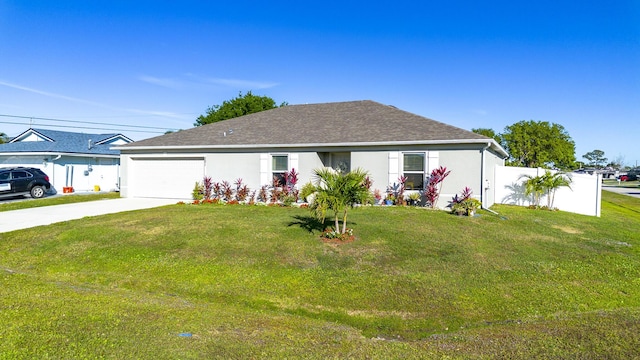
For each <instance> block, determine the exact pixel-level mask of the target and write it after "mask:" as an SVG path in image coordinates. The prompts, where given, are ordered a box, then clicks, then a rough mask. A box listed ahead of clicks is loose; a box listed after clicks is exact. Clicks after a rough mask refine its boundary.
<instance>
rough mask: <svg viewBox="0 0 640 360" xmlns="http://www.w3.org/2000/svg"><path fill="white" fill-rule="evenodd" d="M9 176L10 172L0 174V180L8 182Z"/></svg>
mask: <svg viewBox="0 0 640 360" xmlns="http://www.w3.org/2000/svg"><path fill="white" fill-rule="evenodd" d="M9 174H11V173H10V172H8V171H6V172H1V173H0V180H9Z"/></svg>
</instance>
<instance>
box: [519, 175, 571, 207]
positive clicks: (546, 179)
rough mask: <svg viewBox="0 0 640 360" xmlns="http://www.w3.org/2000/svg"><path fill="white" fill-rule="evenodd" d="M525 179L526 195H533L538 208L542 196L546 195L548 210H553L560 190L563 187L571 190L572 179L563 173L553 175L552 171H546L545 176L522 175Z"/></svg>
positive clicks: (534, 203)
mask: <svg viewBox="0 0 640 360" xmlns="http://www.w3.org/2000/svg"><path fill="white" fill-rule="evenodd" d="M523 177H524V178H526V179H527V180H525V181H524V183H523V185H524V189H525V195H527V196H530V195H533V205H534V206H535V207H536V208H538V207H540V201H541V199H542V196H544V195H546V196H547V208H549V209H553V203H554V201H555V196H556V191H557V190H558V188H560V187H563V186H567V187H569V188H571V186H570V184H571V178H570V177H569V176H568V175H566V174H565V173H562V172H556V173H551V171H549V170H546V171H545V173H544V175H540V176H532V175H522V176H521V178H523Z"/></svg>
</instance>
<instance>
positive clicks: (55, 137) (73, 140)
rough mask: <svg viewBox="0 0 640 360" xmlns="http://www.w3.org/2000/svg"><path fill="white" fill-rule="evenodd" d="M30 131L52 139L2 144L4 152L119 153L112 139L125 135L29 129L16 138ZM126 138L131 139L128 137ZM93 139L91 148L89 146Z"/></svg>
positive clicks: (0, 152) (1, 149) (1, 147)
mask: <svg viewBox="0 0 640 360" xmlns="http://www.w3.org/2000/svg"><path fill="white" fill-rule="evenodd" d="M28 132H35V133H37V134H39V135H40V136H43V137H45V138H47V139H50V140H51V141H24V142H23V141H16V142H10V143H6V144H0V155H1V154H2V153H19V152H35V153H65V154H91V155H119V154H120V151H118V150H115V149H112V147H113V144H110V143H109V140H110V139H113V138H116V137H120V136H122V137H124V136H123V135H122V134H84V133H75V132H67V131H57V130H47V129H29V130H27V131H25V132H23V133H22V134H20V135H18V136H16V137H15V138H14V139H18V138H20V137H21V136H22V135H25V134H26V133H28ZM124 139H126V140H129V139H128V138H127V137H124ZM89 140H91V144H92V146H91V148H89Z"/></svg>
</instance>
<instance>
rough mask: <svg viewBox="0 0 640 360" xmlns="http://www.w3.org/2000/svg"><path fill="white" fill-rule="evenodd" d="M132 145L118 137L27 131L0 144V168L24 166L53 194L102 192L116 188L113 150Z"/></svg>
mask: <svg viewBox="0 0 640 360" xmlns="http://www.w3.org/2000/svg"><path fill="white" fill-rule="evenodd" d="M130 142H132V140H131V139H129V138H128V137H126V136H124V135H122V134H85V133H77V132H67V131H57V130H45V129H33V128H31V129H28V130H27V131H25V132H23V133H22V134H20V135H18V136H16V137H14V138H13V139H11V141H9V142H8V143H6V144H0V167H14V166H25V167H34V168H38V169H41V170H42V171H44V172H45V173H46V174H47V175H49V180H50V182H51V185H52V186H53V189H55V190H54V191H57V192H62V189H63V188H64V187H73V190H74V191H94V190H95V188H96V186H98V187H99V188H100V189H101V190H103V191H116V190H119V188H120V152H119V151H118V150H114V149H112V147H113V146H118V145H124V144H127V143H130Z"/></svg>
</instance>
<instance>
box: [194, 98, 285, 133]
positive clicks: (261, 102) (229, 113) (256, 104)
mask: <svg viewBox="0 0 640 360" xmlns="http://www.w3.org/2000/svg"><path fill="white" fill-rule="evenodd" d="M286 105H287V103H286V102H283V103H282V104H280V106H278V105H276V102H275V101H274V100H273V99H272V98H270V97H268V96H258V95H253V94H252V93H251V91H249V92H248V93H246V94H245V95H242V92H240V94H239V95H238V97H236V98H233V99H231V100H225V101H224V102H222V105H214V106H211V107H209V108H207V113H206V114H205V115H200V116H198V118H197V119H196V122H195V123H194V124H193V125H195V126H201V125H206V124H211V123H214V122H218V121H222V120H227V119H232V118H236V117H239V116H243V115H248V114H253V113H257V112H260V111H264V110H270V109H275V108H277V107H282V106H286Z"/></svg>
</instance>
